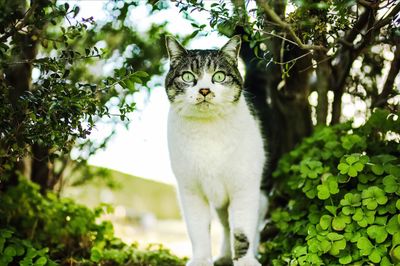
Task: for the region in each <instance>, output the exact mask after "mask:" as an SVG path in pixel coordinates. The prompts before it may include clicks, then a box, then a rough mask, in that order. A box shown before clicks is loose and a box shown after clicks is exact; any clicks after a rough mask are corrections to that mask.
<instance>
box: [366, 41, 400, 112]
mask: <svg viewBox="0 0 400 266" xmlns="http://www.w3.org/2000/svg"><path fill="white" fill-rule="evenodd" d="M399 39H400V38H399ZM399 39H398V40H396V42H397V43H396V51H395V52H394V58H393V61H392V63H391V65H390V70H389V73H388V76H387V78H386V81H385V84H384V85H383V89H382V92H381V93H380V94H379V95H378V96H377V97H376V98H375V99H373V102H372V105H371V106H372V108H374V107H382V106H384V105H386V104H387V100H388V99H389V98H390V97H392V96H394V95H395V91H394V87H393V85H394V81H395V79H396V77H397V75H398V74H399V71H400V40H399Z"/></svg>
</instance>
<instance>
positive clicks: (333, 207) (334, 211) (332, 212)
mask: <svg viewBox="0 0 400 266" xmlns="http://www.w3.org/2000/svg"><path fill="white" fill-rule="evenodd" d="M325 209H326V210H328V211H329V212H330V213H331V214H332V215H334V216H335V215H336V211H337V209H338V208H337V207H336V206H332V205H328V206H325Z"/></svg>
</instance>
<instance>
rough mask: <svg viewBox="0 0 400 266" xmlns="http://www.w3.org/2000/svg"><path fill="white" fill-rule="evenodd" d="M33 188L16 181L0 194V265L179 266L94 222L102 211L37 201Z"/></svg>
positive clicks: (162, 252) (43, 198) (47, 198)
mask: <svg viewBox="0 0 400 266" xmlns="http://www.w3.org/2000/svg"><path fill="white" fill-rule="evenodd" d="M39 190H40V187H39V186H38V185H37V184H34V183H31V182H27V181H25V180H23V179H20V182H19V184H18V186H14V187H10V188H9V189H8V190H7V191H5V192H0V202H1V204H0V228H2V229H0V265H2V266H6V265H18V264H19V265H22V266H24V265H35V266H40V265H46V266H52V265H133V266H136V265H138V266H139V265H165V266H167V265H168V266H178V265H183V264H184V261H183V260H182V259H180V258H178V257H176V256H174V255H172V254H171V253H170V251H168V250H167V249H165V248H163V247H162V246H157V245H153V246H150V247H148V248H146V249H145V250H141V249H139V248H138V244H137V243H135V244H132V245H127V244H125V243H123V242H122V241H121V240H120V239H118V238H116V237H115V236H114V231H113V226H112V224H111V223H110V222H108V221H99V219H98V218H99V217H100V215H101V214H103V213H104V212H110V211H111V208H110V206H108V205H101V206H100V207H98V208H95V209H94V210H93V211H92V210H90V209H88V208H86V207H84V206H82V205H79V204H76V203H75V202H74V201H72V200H71V199H66V198H61V199H60V198H57V197H56V195H55V194H53V193H50V192H49V193H47V194H46V195H42V194H41V193H40V192H39Z"/></svg>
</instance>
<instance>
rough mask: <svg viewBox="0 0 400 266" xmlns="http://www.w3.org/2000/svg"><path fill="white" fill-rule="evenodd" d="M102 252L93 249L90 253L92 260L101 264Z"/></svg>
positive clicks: (95, 248)
mask: <svg viewBox="0 0 400 266" xmlns="http://www.w3.org/2000/svg"><path fill="white" fill-rule="evenodd" d="M102 257H103V256H102V253H101V250H100V249H99V248H97V247H93V248H92V249H91V252H90V259H91V260H92V261H94V262H99V261H100V260H101V258H102Z"/></svg>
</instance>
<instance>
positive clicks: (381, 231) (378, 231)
mask: <svg viewBox="0 0 400 266" xmlns="http://www.w3.org/2000/svg"><path fill="white" fill-rule="evenodd" d="M367 234H368V236H369V237H370V238H371V239H375V242H376V243H378V244H379V243H383V242H384V241H385V240H386V238H387V236H388V233H387V231H386V227H385V226H379V225H371V226H369V227H368V228H367Z"/></svg>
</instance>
